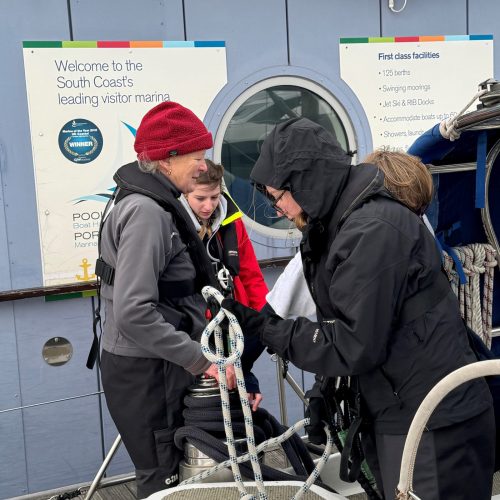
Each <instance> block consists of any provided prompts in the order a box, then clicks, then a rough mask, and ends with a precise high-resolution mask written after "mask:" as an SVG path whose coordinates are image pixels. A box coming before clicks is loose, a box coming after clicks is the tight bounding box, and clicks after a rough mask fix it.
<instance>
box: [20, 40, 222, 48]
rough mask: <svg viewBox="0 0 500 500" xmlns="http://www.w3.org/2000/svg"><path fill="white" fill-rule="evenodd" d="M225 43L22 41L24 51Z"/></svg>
mask: <svg viewBox="0 0 500 500" xmlns="http://www.w3.org/2000/svg"><path fill="white" fill-rule="evenodd" d="M225 46H226V42H224V41H221V40H208V41H205V40H200V41H197V40H195V41H188V42H185V41H178V42H177V41H173V42H164V41H158V40H132V41H119V40H98V41H90V40H87V41H85V40H83V41H79V40H77V41H73V40H67V41H62V42H60V41H50V40H46V41H30V40H27V41H24V42H23V48H25V49H29V48H32V49H35V48H36V49H60V48H63V49H75V48H85V49H153V48H173V47H175V48H179V47H225Z"/></svg>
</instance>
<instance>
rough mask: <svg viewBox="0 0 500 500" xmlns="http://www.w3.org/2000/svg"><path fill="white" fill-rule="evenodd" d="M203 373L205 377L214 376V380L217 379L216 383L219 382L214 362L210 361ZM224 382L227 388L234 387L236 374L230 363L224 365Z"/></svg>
mask: <svg viewBox="0 0 500 500" xmlns="http://www.w3.org/2000/svg"><path fill="white" fill-rule="evenodd" d="M205 375H206V376H207V377H211V378H214V379H215V380H217V383H220V381H219V370H218V369H217V365H216V364H214V363H212V364H211V365H210V366H209V367H208V370H207V371H206V372H205ZM226 383H227V388H228V389H229V390H231V389H235V388H236V374H235V373H234V366H232V365H229V366H228V367H226Z"/></svg>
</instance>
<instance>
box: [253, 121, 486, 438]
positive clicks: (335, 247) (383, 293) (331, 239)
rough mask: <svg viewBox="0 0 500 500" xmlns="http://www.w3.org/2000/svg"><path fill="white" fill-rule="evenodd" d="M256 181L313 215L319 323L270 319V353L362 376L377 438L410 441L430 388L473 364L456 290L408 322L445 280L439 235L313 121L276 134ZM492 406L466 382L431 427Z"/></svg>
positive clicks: (308, 271) (309, 250) (310, 268)
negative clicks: (410, 302) (416, 301)
mask: <svg viewBox="0 0 500 500" xmlns="http://www.w3.org/2000/svg"><path fill="white" fill-rule="evenodd" d="M251 177H252V179H253V180H254V181H255V182H257V183H259V184H264V185H267V186H271V187H273V188H275V189H287V190H289V191H290V192H291V193H292V195H293V198H294V199H295V200H296V201H297V203H298V204H299V205H300V206H301V207H302V209H303V210H304V212H305V213H306V215H307V216H308V224H307V226H306V228H305V230H304V234H303V238H302V242H301V254H302V260H303V267H304V274H305V277H306V281H307V283H308V286H309V289H310V292H311V295H312V297H313V298H314V301H315V303H316V306H317V316H318V322H311V321H309V320H307V319H306V318H298V319H297V320H284V321H278V320H276V319H273V318H271V319H269V320H267V322H266V324H265V327H264V328H263V331H262V333H261V339H262V340H263V342H264V344H266V345H268V346H270V347H271V348H272V349H273V350H274V351H275V352H277V353H278V354H279V355H280V356H283V357H284V358H285V359H288V360H290V361H291V362H292V363H294V364H295V365H296V366H298V367H299V368H302V369H304V370H307V371H310V372H312V373H316V374H318V375H321V376H325V377H337V376H344V375H348V376H352V375H357V376H358V382H359V389H360V392H361V395H362V401H363V402H364V406H365V408H366V413H365V417H368V418H369V419H370V420H372V421H373V422H374V425H375V429H376V431H378V432H382V433H389V434H392V433H394V434H402V433H406V432H407V430H408V427H409V424H410V423H411V419H412V418H413V415H414V414H415V411H416V410H417V408H418V406H419V404H420V403H421V401H422V400H423V398H424V397H425V395H426V394H427V393H428V392H429V390H430V389H431V388H432V387H433V386H434V385H435V384H436V383H437V382H438V381H439V380H441V379H442V378H443V377H444V376H445V375H447V374H448V373H450V372H451V371H453V370H455V369H456V368H458V367H460V366H463V365H465V364H468V363H470V362H473V361H475V357H474V354H473V353H472V351H471V350H470V348H469V347H468V342H467V335H466V331H465V328H464V325H463V322H462V319H461V317H460V311H459V306H458V302H457V300H456V298H455V296H454V295H453V293H452V292H451V289H450V293H448V294H447V295H446V296H445V297H444V298H442V299H440V300H439V301H437V303H436V304H435V305H434V306H432V307H431V308H430V309H429V310H428V311H427V312H426V313H425V314H423V315H421V316H420V317H418V318H417V319H415V320H413V321H411V322H409V323H408V324H401V321H400V320H399V316H400V312H401V310H402V307H403V304H404V303H405V301H406V300H407V299H408V298H409V297H411V296H413V295H415V294H416V293H417V292H418V291H419V290H422V289H424V288H426V287H429V286H431V284H432V283H433V282H434V281H435V280H438V279H439V278H440V277H441V273H442V271H441V260H440V255H439V252H438V250H437V247H436V244H435V242H434V239H433V237H432V235H431V234H430V232H429V231H428V229H427V228H426V227H425V225H424V223H423V222H422V220H421V219H420V217H418V216H417V215H416V214H415V213H413V212H411V211H410V210H409V209H408V208H407V207H405V206H404V205H402V204H401V203H399V202H398V201H396V200H394V199H392V197H391V196H390V194H389V193H388V191H386V189H385V188H384V184H383V173H382V172H381V171H380V170H378V169H377V168H376V167H375V166H373V165H357V166H350V165H349V159H348V157H347V155H346V154H345V153H344V152H343V151H342V149H341V147H340V145H339V144H338V142H337V141H336V139H335V138H334V137H333V136H332V135H331V134H329V133H328V132H327V131H326V130H324V129H323V128H322V127H320V126H318V125H316V124H314V123H313V122H311V121H309V120H307V119H304V118H300V119H294V120H290V121H287V122H285V123H283V124H280V125H278V126H277V127H276V128H275V130H274V131H273V132H272V133H271V134H270V136H269V137H268V138H267V139H266V141H265V142H264V144H263V147H262V153H261V156H260V158H259V160H258V161H257V163H256V165H255V167H254V170H253V171H252V174H251ZM290 292H291V293H293V291H290ZM490 406H491V398H490V395H489V391H488V388H487V386H486V383H485V382H484V380H477V381H474V382H471V383H468V384H466V385H463V386H461V387H459V388H458V389H456V390H455V391H453V392H452V393H451V394H450V395H449V396H448V397H447V398H446V399H445V400H444V401H443V403H442V404H441V405H440V406H439V408H438V409H437V410H436V412H435V413H434V415H433V417H432V418H431V420H430V422H429V425H428V427H429V428H438V427H442V426H446V425H450V424H453V423H456V422H461V421H463V420H465V419H467V418H471V417H472V416H475V415H478V414H479V413H481V412H482V411H484V410H485V409H487V408H488V407H490Z"/></svg>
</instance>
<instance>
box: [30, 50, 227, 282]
mask: <svg viewBox="0 0 500 500" xmlns="http://www.w3.org/2000/svg"><path fill="white" fill-rule="evenodd" d="M23 47H24V66H25V73H26V88H27V94H28V105H29V114H30V124H31V141H32V148H33V163H34V169H35V182H36V195H37V207H38V222H39V231H40V242H41V252H42V265H43V284H44V286H48V285H58V284H66V283H74V282H79V281H82V282H83V281H89V280H93V279H95V275H94V264H95V260H96V257H97V236H98V229H99V224H100V220H101V213H102V211H103V209H104V206H105V203H106V201H107V200H108V199H109V197H110V194H111V193H112V190H113V188H114V182H113V180H112V177H113V174H114V172H115V171H116V170H117V169H118V168H119V167H120V166H121V165H123V164H125V163H128V162H131V161H134V160H135V152H134V148H133V143H134V136H135V130H136V129H137V127H138V126H139V123H140V120H141V118H142V116H144V114H145V113H146V112H147V111H148V110H149V109H151V108H152V107H153V106H155V105H157V104H159V103H160V102H163V101H167V100H171V101H175V102H179V103H181V104H183V105H184V106H186V107H188V108H189V109H191V110H192V111H193V112H194V113H196V114H197V116H198V117H200V119H203V118H204V116H205V114H206V112H207V110H208V108H209V106H210V105H211V103H212V102H213V100H214V98H215V96H216V95H217V94H218V92H219V91H220V90H221V88H222V87H223V86H224V85H225V84H226V82H227V71H226V52H225V46H224V42H153V41H148V42H24V43H23Z"/></svg>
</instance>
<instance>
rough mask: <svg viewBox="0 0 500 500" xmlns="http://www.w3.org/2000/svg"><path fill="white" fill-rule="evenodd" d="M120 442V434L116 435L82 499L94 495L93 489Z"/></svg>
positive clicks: (99, 480) (88, 499)
mask: <svg viewBox="0 0 500 500" xmlns="http://www.w3.org/2000/svg"><path fill="white" fill-rule="evenodd" d="M121 442H122V437H121V436H120V434H118V436H116V439H115V442H114V443H113V445H112V446H111V448H110V450H109V451H108V454H107V455H106V458H105V459H104V462H103V463H102V465H101V467H100V469H99V471H98V472H97V475H96V476H95V478H94V480H93V481H92V484H91V485H90V488H89V491H87V494H86V495H85V498H84V500H90V499H91V498H92V496H93V495H94V493H95V491H96V490H97V487H98V486H99V483H100V482H101V478H102V476H103V475H104V473H105V472H106V469H107V467H108V465H109V462H111V459H112V458H113V456H114V454H115V453H116V450H118V448H119V447H120V444H121Z"/></svg>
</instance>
